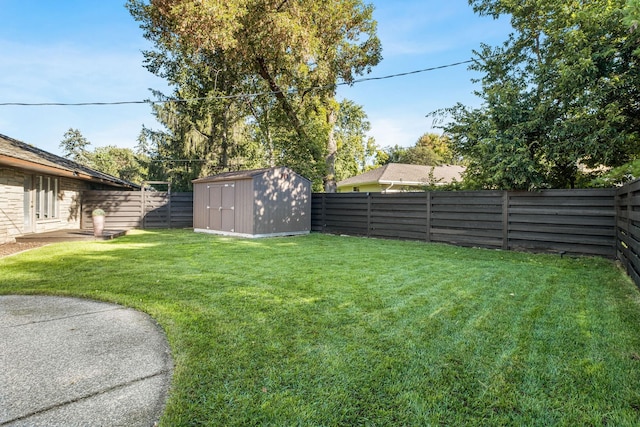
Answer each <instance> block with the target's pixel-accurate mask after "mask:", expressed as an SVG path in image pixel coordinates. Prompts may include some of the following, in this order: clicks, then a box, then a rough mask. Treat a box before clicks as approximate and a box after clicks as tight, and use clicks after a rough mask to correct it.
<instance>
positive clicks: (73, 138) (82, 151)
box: [60, 128, 91, 166]
mask: <svg viewBox="0 0 640 427" xmlns="http://www.w3.org/2000/svg"><path fill="white" fill-rule="evenodd" d="M89 145H91V143H90V142H89V141H88V140H87V138H85V137H84V136H83V135H82V133H81V132H80V131H79V130H78V129H72V128H69V130H68V131H66V132H65V133H64V136H63V139H62V141H60V148H61V149H62V151H63V153H64V155H65V157H68V158H70V159H71V160H73V161H74V162H77V163H80V164H81V165H85V166H89V158H88V153H89V152H88V150H87V147H89Z"/></svg>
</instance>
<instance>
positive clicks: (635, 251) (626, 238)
mask: <svg viewBox="0 0 640 427" xmlns="http://www.w3.org/2000/svg"><path fill="white" fill-rule="evenodd" d="M616 230H617V239H616V251H617V253H616V255H617V258H618V259H619V260H620V262H621V263H622V265H623V266H624V268H625V269H626V270H627V273H628V274H629V276H630V277H631V278H632V279H633V281H634V282H635V283H636V285H638V286H640V180H637V181H634V182H632V183H631V184H627V185H625V186H624V187H621V188H620V189H618V191H617V193H616Z"/></svg>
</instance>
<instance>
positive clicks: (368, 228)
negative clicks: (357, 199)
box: [367, 191, 371, 237]
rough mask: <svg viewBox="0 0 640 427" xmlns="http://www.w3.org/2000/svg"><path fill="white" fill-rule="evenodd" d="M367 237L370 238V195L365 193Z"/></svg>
mask: <svg viewBox="0 0 640 427" xmlns="http://www.w3.org/2000/svg"><path fill="white" fill-rule="evenodd" d="M367 237H371V193H370V192H368V191H367Z"/></svg>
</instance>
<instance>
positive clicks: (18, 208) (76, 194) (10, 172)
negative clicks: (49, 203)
mask: <svg viewBox="0 0 640 427" xmlns="http://www.w3.org/2000/svg"><path fill="white" fill-rule="evenodd" d="M35 176H37V175H36V174H33V173H32V172H28V171H24V170H21V169H17V168H7V167H1V168H0V244H1V243H7V242H13V241H15V238H16V237H19V236H22V235H24V234H28V233H41V232H45V231H54V230H65V229H79V228H80V193H81V191H82V190H84V189H87V188H89V185H88V184H87V183H85V182H83V181H78V180H73V179H69V178H64V177H52V178H57V180H58V192H57V194H56V202H57V208H56V217H55V218H46V219H45V218H43V219H37V218H36V217H35V215H34V214H33V211H32V212H30V213H29V217H30V220H31V223H32V227H31V229H28V228H26V227H25V189H24V183H25V179H30V180H31V181H33V179H34V177H35ZM29 193H30V195H31V198H32V203H31V210H33V205H34V202H33V201H34V200H35V189H34V186H32V189H31V190H30V192H29Z"/></svg>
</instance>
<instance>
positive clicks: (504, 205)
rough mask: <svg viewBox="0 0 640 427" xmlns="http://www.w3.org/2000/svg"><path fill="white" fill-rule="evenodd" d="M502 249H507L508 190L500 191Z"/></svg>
mask: <svg viewBox="0 0 640 427" xmlns="http://www.w3.org/2000/svg"><path fill="white" fill-rule="evenodd" d="M502 249H504V250H509V192H508V191H504V192H503V193H502Z"/></svg>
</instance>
